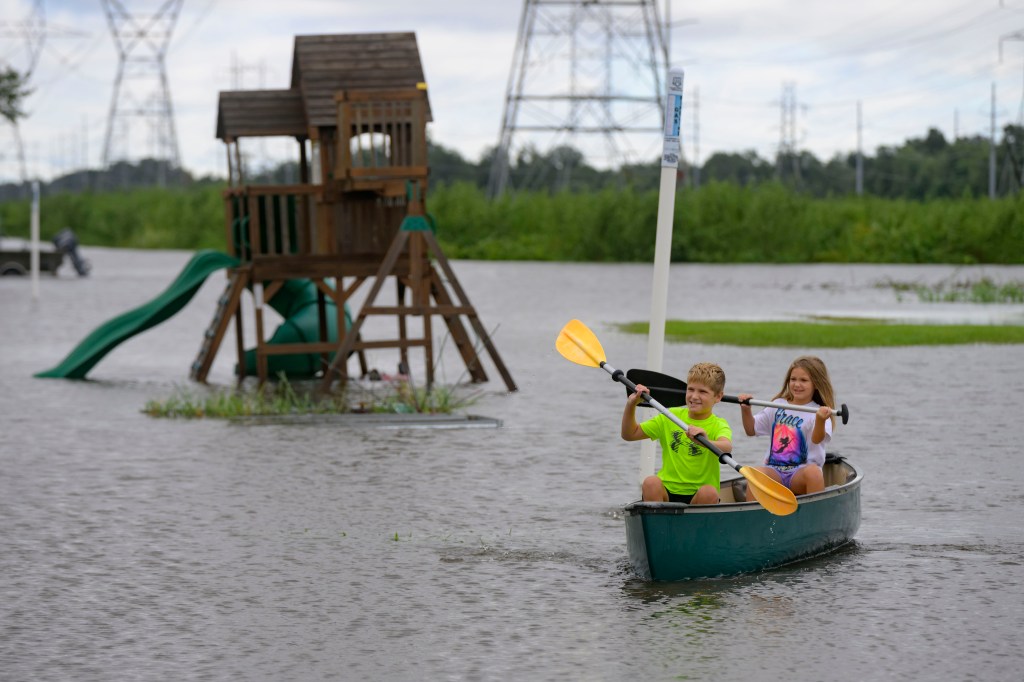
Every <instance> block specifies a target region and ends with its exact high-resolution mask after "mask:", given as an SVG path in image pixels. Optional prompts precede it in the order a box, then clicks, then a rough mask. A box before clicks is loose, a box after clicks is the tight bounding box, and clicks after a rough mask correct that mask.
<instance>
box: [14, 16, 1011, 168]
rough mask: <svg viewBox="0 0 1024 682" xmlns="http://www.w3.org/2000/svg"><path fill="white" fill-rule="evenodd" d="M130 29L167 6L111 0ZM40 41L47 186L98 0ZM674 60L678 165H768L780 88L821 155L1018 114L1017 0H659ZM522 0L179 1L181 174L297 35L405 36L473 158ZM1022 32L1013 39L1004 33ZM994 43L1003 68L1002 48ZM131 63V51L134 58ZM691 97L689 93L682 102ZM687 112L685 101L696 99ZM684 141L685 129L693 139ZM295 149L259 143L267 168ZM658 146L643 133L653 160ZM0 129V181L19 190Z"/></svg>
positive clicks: (281, 64)
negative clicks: (228, 96)
mask: <svg viewBox="0 0 1024 682" xmlns="http://www.w3.org/2000/svg"><path fill="white" fill-rule="evenodd" d="M34 4H35V3H33V2H31V1H30V0H0V10H2V13H0V59H3V60H4V61H5V62H6V63H7V64H8V65H10V66H13V67H14V68H17V69H19V70H23V69H24V68H25V67H26V65H27V61H28V50H27V49H26V43H25V40H24V39H23V37H22V35H21V33H22V31H21V30H20V29H21V28H22V27H23V26H24V22H26V21H28V20H30V19H31V18H32V17H33V5H34ZM121 4H122V5H123V6H124V7H125V8H126V9H127V10H128V11H129V12H130V13H132V14H133V15H135V16H136V17H138V18H140V19H142V18H145V17H148V16H150V15H152V14H153V13H154V11H155V10H156V9H157V8H159V7H160V6H161V5H163V4H164V0H160V1H155V0H145V1H143V0H135V1H133V0H121ZM42 6H43V8H44V12H45V19H46V24H47V28H48V31H47V36H46V40H45V42H44V43H43V48H42V51H41V53H40V56H39V60H38V64H37V66H36V69H35V72H34V74H33V78H32V86H33V88H34V92H33V94H32V95H31V97H30V98H29V99H28V101H27V107H26V108H27V110H28V114H29V116H28V118H27V119H26V120H24V121H23V122H22V123H21V136H22V139H23V140H24V143H25V152H26V157H27V165H28V172H29V174H30V175H32V176H38V177H42V178H50V177H53V176H55V175H59V174H62V173H64V172H68V171H70V170H72V169H75V168H79V167H81V166H82V165H83V164H84V163H85V162H86V161H87V162H88V165H89V166H92V167H95V166H97V165H98V164H99V162H100V159H101V157H102V152H103V145H104V138H105V133H106V125H107V119H108V112H109V110H110V104H111V96H112V92H113V83H114V78H115V74H116V71H117V64H118V54H117V51H116V49H115V44H114V40H113V37H112V35H111V31H110V28H109V26H108V24H107V20H106V15H105V14H104V11H103V4H102V2H101V0H43V2H42ZM659 11H660V13H661V16H662V19H665V18H666V16H668V17H670V18H671V20H672V22H673V28H672V29H671V32H670V33H671V36H672V42H671V62H672V64H673V65H674V66H678V67H682V68H683V69H684V70H685V73H686V82H685V102H686V104H685V106H684V148H685V152H686V155H687V156H688V157H690V158H692V157H693V156H694V155H695V154H697V153H698V151H697V149H696V147H697V145H699V158H700V159H701V160H704V159H706V158H707V157H708V156H709V155H710V154H711V153H713V152H715V151H743V150H748V149H752V150H755V151H756V152H757V153H758V154H760V155H761V156H763V157H765V158H768V159H771V158H773V157H774V154H775V152H776V150H777V149H778V146H779V143H780V133H781V132H782V126H781V121H782V117H781V113H782V111H783V108H782V106H781V102H782V99H783V98H782V91H783V84H784V83H792V87H793V92H794V93H795V102H796V104H797V106H796V120H795V130H794V132H795V136H796V142H797V144H798V146H799V147H800V148H803V149H808V150H810V151H812V152H813V153H814V154H815V155H817V156H818V157H819V158H822V159H827V158H829V157H831V156H832V155H833V154H835V153H845V152H850V151H853V150H855V149H856V146H857V102H858V101H860V102H861V103H862V111H863V119H862V120H863V128H862V135H863V138H862V139H863V148H864V150H865V151H866V152H868V153H874V150H875V149H876V148H877V147H878V146H881V145H894V144H899V143H901V142H902V141H903V140H905V139H906V138H908V137H918V136H921V135H923V134H924V133H925V132H926V131H927V129H928V128H929V127H936V128H939V129H940V130H941V131H942V132H943V133H944V134H945V135H946V136H947V137H952V136H953V135H954V132H956V133H958V134H959V135H961V136H963V135H985V136H987V135H988V134H989V126H990V115H991V90H992V84H993V83H996V88H997V102H996V116H997V126H999V127H1001V126H1002V125H1005V124H1007V123H1015V122H1019V121H1020V120H1021V114H1022V104H1024V40H1021V39H1020V38H1024V0H1018V1H1009V0H1007V1H1006V2H1002V3H1001V2H999V1H998V0H904V1H903V2H901V3H893V2H892V1H891V0H860V1H859V2H855V3H833V2H822V1H821V0H687V1H683V0H673V2H672V3H671V9H670V11H669V12H666V5H665V2H664V0H661V1H660V2H659ZM521 13H522V3H521V2H515V1H513V0H503V1H501V2H485V1H480V0H437V1H435V2H425V1H424V0H415V1H414V0H375V1H373V2H366V0H287V1H282V0H185V2H184V4H183V6H182V9H181V12H180V14H179V16H178V19H177V23H176V24H175V26H174V29H173V33H172V36H171V40H170V48H169V50H168V53H167V56H166V72H167V77H168V79H169V83H170V90H171V95H172V99H173V106H174V112H175V124H176V130H177V136H178V142H179V147H180V151H181V157H182V161H183V164H184V165H185V167H186V168H188V169H189V170H191V171H193V172H194V173H200V174H202V173H218V174H224V173H225V161H224V149H223V145H222V143H221V142H220V141H218V140H216V139H215V138H214V127H215V122H216V104H217V95H218V92H219V91H220V90H227V89H232V88H233V87H234V86H236V85H239V86H241V87H243V88H259V87H265V88H286V87H288V85H289V79H290V69H291V57H292V45H293V42H294V36H295V35H297V34H320V33H356V32H368V31H372V32H377V31H382V32H383V31H388V32H391V31H414V32H415V33H416V35H417V41H418V44H419V48H420V53H421V59H422V62H423V67H424V71H425V73H426V78H427V82H428V86H429V92H430V99H431V106H432V108H433V112H434V122H433V123H432V124H431V128H430V134H431V136H432V138H433V139H434V140H435V141H436V142H438V143H439V144H442V145H444V146H447V147H451V148H454V149H456V150H458V151H459V152H460V153H462V154H463V155H464V156H466V157H467V158H468V159H470V160H473V161H476V160H478V159H479V157H480V155H481V153H482V152H483V151H484V149H485V148H487V147H489V146H493V145H495V144H496V143H497V140H498V135H499V132H500V125H501V116H502V106H503V100H504V96H505V90H506V87H507V84H508V80H509V70H510V67H511V63H512V58H513V52H514V48H515V44H516V35H517V29H518V26H519V22H520V15H521ZM1018 31H1019V32H1021V35H1020V36H1018V37H1017V39H1016V40H1014V39H1012V38H1013V37H1014V34H1015V33H1017V32H1018ZM1002 38H1011V39H1010V40H1005V41H1003V42H1002V44H1003V58H1002V60H1001V61H1000V54H999V47H1000V42H1001V39H1002ZM136 54H139V52H136ZM697 92H699V98H695V97H694V95H695V93H697ZM697 101H699V106H695V103H696V102H697ZM698 131H699V132H698ZM293 147H294V143H286V142H283V141H271V142H267V143H264V144H263V146H262V148H261V149H259V150H257V151H258V153H260V154H265V155H267V156H268V157H273V156H275V155H279V154H284V153H289V154H290V153H291V150H292V149H293ZM659 148H660V139H659V138H658V137H657V135H654V136H653V137H652V142H651V146H650V148H649V149H645V150H643V153H645V154H646V153H649V152H650V153H652V157H651V158H652V163H653V162H654V160H653V159H654V158H655V157H656V156H657V151H658V149H659ZM13 149H14V147H13V136H12V133H11V130H10V126H8V125H7V124H2V125H0V180H17V179H18V177H19V170H18V165H17V163H16V162H15V159H16V157H15V154H14V153H13Z"/></svg>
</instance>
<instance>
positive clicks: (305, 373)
mask: <svg viewBox="0 0 1024 682" xmlns="http://www.w3.org/2000/svg"><path fill="white" fill-rule="evenodd" d="M267 303H268V305H270V307H271V308H273V309H274V310H276V311H277V312H278V313H279V314H280V315H281V317H283V318H284V322H282V323H281V326H279V327H278V328H277V330H276V331H275V332H274V335H273V336H271V337H270V340H268V341H267V343H268V344H270V345H274V344H283V343H315V342H316V341H318V340H319V339H320V316H319V314H318V313H317V289H316V284H314V283H313V282H312V281H310V280H308V279H292V280H289V281H287V282H286V283H285V285H284V286H283V287H281V289H280V290H279V291H278V292H277V293H276V294H275V295H274V297H273V298H272V299H270V300H269V301H268V302H267ZM324 303H325V316H326V317H327V340H328V341H330V342H332V343H336V342H337V341H338V312H337V310H338V308H337V306H336V305H335V303H334V301H333V300H331V299H330V298H327V299H326V301H325V302H324ZM351 328H352V316H351V314H350V313H349V310H348V306H347V305H346V306H345V329H351ZM333 359H334V353H330V354H328V360H327V361H328V362H331V361H332V360H333ZM323 369H326V368H325V367H323V366H322V362H321V356H320V355H319V354H316V353H307V354H304V355H271V356H269V357H268V358H267V372H268V373H269V374H270V376H271V378H274V377H276V376H277V375H278V374H280V373H281V372H284V373H285V375H286V376H287V377H288V378H289V379H308V378H311V377H313V376H315V375H316V373H317V372H318V371H321V370H323ZM235 372H236V373H237V372H238V368H237V367H236V368H235ZM245 373H246V374H247V375H249V376H253V375H254V374H256V350H255V349H249V350H247V351H245Z"/></svg>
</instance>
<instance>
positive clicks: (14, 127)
mask: <svg viewBox="0 0 1024 682" xmlns="http://www.w3.org/2000/svg"><path fill="white" fill-rule="evenodd" d="M0 36H2V37H4V38H7V37H11V38H20V39H22V40H24V42H25V49H26V52H27V54H26V67H25V68H24V70H19V71H18V72H19V74H20V75H21V77H22V78H23V80H24V82H26V83H27V82H28V81H29V79H31V78H32V73H33V72H34V71H35V69H36V65H37V64H38V63H39V54H40V53H41V52H42V51H43V42H44V41H45V40H46V12H45V10H44V9H43V0H35V1H34V2H33V3H32V12H31V14H29V16H28V18H27V19H25V20H23V21H18V22H6V21H5V22H2V23H0ZM7 66H9V65H8V64H7V63H6V60H3V59H0V68H3V67H7ZM10 66H12V68H13V65H10ZM3 121H4V122H5V123H6V124H7V125H8V126H9V127H10V130H11V136H12V137H13V138H14V153H15V155H16V157H17V163H18V172H19V175H20V177H21V182H23V183H26V182H28V167H27V164H26V163H25V145H24V143H23V142H22V139H21V128H20V127H19V126H18V121H17V120H14V121H9V120H7V119H3ZM6 146H7V145H4V147H6ZM4 156H5V154H4V153H3V152H0V161H2V160H3V158H4Z"/></svg>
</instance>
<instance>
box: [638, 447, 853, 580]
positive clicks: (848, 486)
mask: <svg viewBox="0 0 1024 682" xmlns="http://www.w3.org/2000/svg"><path fill="white" fill-rule="evenodd" d="M830 478H831V479H832V480H839V481H842V483H840V484H836V485H830V486H829V487H828V488H826V489H825V490H824V491H822V492H820V493H815V494H813V495H804V496H801V497H799V498H797V500H798V502H799V503H800V504H799V507H798V508H797V511H796V512H794V513H793V514H790V515H788V516H774V515H772V514H770V513H768V512H767V511H765V510H764V508H763V507H761V506H760V505H759V504H757V503H756V502H742V503H736V502H726V503H723V504H717V505H694V506H691V505H684V504H674V503H670V502H634V503H632V504H629V505H627V506H626V507H625V510H624V512H625V519H626V545H627V549H628V551H629V559H630V563H631V564H632V565H633V569H634V571H636V573H637V575H638V576H639V577H641V578H642V579H644V580H685V579H690V578H709V577H716V576H727V575H735V574H738V573H750V572H754V571H760V570H764V569H767V568H772V567H775V566H781V565H783V564H787V563H790V562H793V561H797V560H799V559H804V558H808V557H811V556H815V555H819V554H823V553H825V552H829V551H831V550H833V549H836V548H837V547H840V546H842V545H844V544H846V543H848V542H849V541H850V540H852V539H853V536H854V535H855V534H856V532H857V529H858V528H859V526H860V484H861V479H862V476H861V475H860V474H859V473H858V472H857V471H856V470H855V469H854V468H853V467H852V466H851V465H850V464H848V463H847V462H845V461H841V460H840V461H833V462H829V463H827V464H826V482H828V481H829V479H830ZM727 486H729V482H723V499H729V496H728V495H727V494H725V493H726V491H727V489H728V488H727ZM737 497H739V498H740V499H742V496H741V495H739V494H738V493H737Z"/></svg>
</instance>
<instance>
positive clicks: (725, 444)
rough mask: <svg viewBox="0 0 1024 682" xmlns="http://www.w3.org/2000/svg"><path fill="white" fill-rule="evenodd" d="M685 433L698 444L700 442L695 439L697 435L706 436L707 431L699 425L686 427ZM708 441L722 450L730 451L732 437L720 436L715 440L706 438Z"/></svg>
mask: <svg viewBox="0 0 1024 682" xmlns="http://www.w3.org/2000/svg"><path fill="white" fill-rule="evenodd" d="M686 435H687V437H688V438H689V439H690V440H692V441H694V442H695V443H697V444H698V445H699V444H700V441H698V440H697V436H698V435H700V436H704V437H705V438H708V432H707V431H705V430H704V429H702V428H701V427H699V426H690V427H689V428H687V429H686ZM708 441H710V442H711V444H712V445H714V446H715V447H716V448H718V449H719V450H721V451H722V452H732V439H731V438H729V437H728V436H720V437H718V438H716V439H715V440H711V439H710V438H708Z"/></svg>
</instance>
